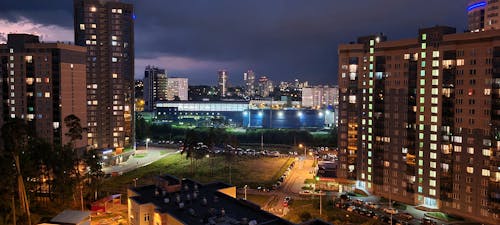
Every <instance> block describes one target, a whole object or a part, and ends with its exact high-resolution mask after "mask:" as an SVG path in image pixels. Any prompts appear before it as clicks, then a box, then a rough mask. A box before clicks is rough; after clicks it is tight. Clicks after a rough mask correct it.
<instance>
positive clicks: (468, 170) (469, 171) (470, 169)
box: [467, 166, 474, 174]
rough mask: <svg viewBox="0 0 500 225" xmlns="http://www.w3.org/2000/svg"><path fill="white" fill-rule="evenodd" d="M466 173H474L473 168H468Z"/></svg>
mask: <svg viewBox="0 0 500 225" xmlns="http://www.w3.org/2000/svg"><path fill="white" fill-rule="evenodd" d="M467 173H470V174H472V173H474V168H473V167H470V166H468V167H467Z"/></svg>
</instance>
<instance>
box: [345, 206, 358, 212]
mask: <svg viewBox="0 0 500 225" xmlns="http://www.w3.org/2000/svg"><path fill="white" fill-rule="evenodd" d="M355 209H356V206H353V205H351V206H349V207H347V212H353V211H354V210H355Z"/></svg>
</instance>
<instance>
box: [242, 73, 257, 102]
mask: <svg viewBox="0 0 500 225" xmlns="http://www.w3.org/2000/svg"><path fill="white" fill-rule="evenodd" d="M243 81H244V82H245V95H246V96H248V97H253V96H255V73H254V72H253V71H252V70H248V71H247V72H245V73H243Z"/></svg>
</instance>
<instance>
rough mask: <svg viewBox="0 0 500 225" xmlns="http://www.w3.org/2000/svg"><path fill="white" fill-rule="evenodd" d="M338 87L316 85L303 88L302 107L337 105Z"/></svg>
mask: <svg viewBox="0 0 500 225" xmlns="http://www.w3.org/2000/svg"><path fill="white" fill-rule="evenodd" d="M338 99H339V89H338V87H330V86H316V87H307V88H302V107H308V108H324V107H329V106H330V107H337V106H338V104H339V100H338Z"/></svg>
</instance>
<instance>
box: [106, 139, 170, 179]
mask: <svg viewBox="0 0 500 225" xmlns="http://www.w3.org/2000/svg"><path fill="white" fill-rule="evenodd" d="M177 151H178V149H171V148H162V147H152V146H150V147H148V149H147V150H146V149H145V148H144V147H143V146H142V147H138V148H137V150H136V153H135V155H136V156H137V155H144V157H134V156H131V157H130V158H129V160H127V161H126V162H122V163H120V164H118V165H115V166H108V167H103V168H102V171H103V172H104V173H105V174H112V173H114V172H117V173H126V172H129V171H132V170H135V169H137V168H139V167H143V166H147V165H149V164H151V163H153V162H155V161H157V160H159V159H162V158H163V157H166V156H168V155H172V154H174V153H176V152H177ZM162 153H163V154H162Z"/></svg>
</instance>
